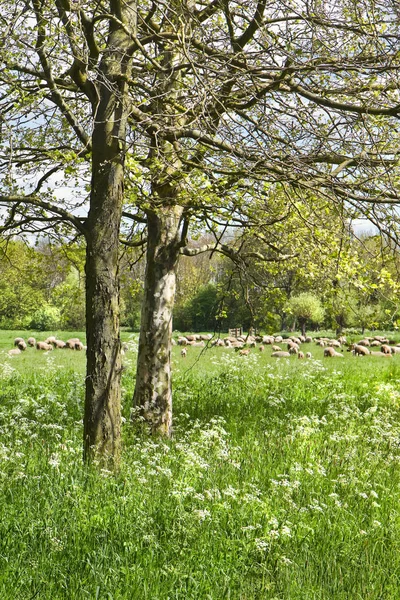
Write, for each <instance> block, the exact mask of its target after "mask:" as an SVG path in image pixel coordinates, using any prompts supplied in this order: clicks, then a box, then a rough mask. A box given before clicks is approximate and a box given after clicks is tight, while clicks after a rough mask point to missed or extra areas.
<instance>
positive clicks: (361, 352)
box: [8, 334, 400, 359]
mask: <svg viewBox="0 0 400 600" xmlns="http://www.w3.org/2000/svg"><path fill="white" fill-rule="evenodd" d="M212 337H213V336H212V335H211V334H208V335H198V334H193V335H187V336H179V337H178V341H177V342H175V340H173V343H174V344H176V343H178V345H180V346H183V348H182V350H181V356H182V357H183V358H184V357H186V355H187V347H188V346H200V347H204V346H205V345H206V343H210V345H211V346H222V347H224V348H234V349H235V350H236V351H238V352H239V354H240V355H241V356H247V355H248V354H250V351H251V349H252V348H257V347H258V350H259V351H260V352H264V350H265V347H266V346H271V349H272V353H271V356H272V357H274V358H289V357H290V356H292V355H296V356H297V358H299V359H303V358H312V354H311V352H310V351H307V352H303V350H301V347H303V348H304V346H302V345H303V344H310V343H311V342H315V343H316V344H317V345H318V346H320V347H322V348H324V356H325V357H326V358H334V357H339V358H343V354H342V353H341V352H339V350H342V348H347V351H348V352H352V354H354V355H355V356H367V355H370V356H385V357H391V356H392V355H393V354H400V344H398V343H396V341H395V340H389V339H388V338H385V337H383V336H379V335H376V336H374V337H372V338H371V337H365V338H363V339H362V340H360V341H358V342H357V343H355V344H350V343H348V342H347V340H346V337H345V336H341V337H339V338H338V339H330V338H326V337H318V338H314V340H313V339H312V338H311V337H305V336H302V335H300V336H291V337H289V338H287V339H284V338H283V337H282V336H281V335H277V336H273V335H264V336H251V335H249V336H241V337H237V338H235V337H226V338H223V339H222V338H218V339H215V340H213V339H212ZM278 344H279V345H278ZM283 344H286V349H285V348H284V347H282V345H283ZM28 346H31V347H33V348H36V349H37V350H43V351H46V352H48V351H50V350H53V349H54V348H59V349H62V348H66V349H69V350H86V346H84V345H83V343H82V342H81V341H80V339H79V338H70V339H69V340H67V341H66V342H64V341H62V340H58V339H57V338H55V337H54V336H51V337H48V338H47V339H46V340H44V341H36V339H35V338H33V337H29V338H28V339H27V340H26V342H25V340H24V339H23V338H21V337H17V338H15V340H14V348H12V349H11V350H9V351H8V355H9V356H16V355H18V354H21V352H24V351H25V350H26V349H27V347H28ZM308 347H309V346H308ZM123 350H124V349H123Z"/></svg>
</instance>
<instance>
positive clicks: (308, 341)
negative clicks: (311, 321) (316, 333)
mask: <svg viewBox="0 0 400 600" xmlns="http://www.w3.org/2000/svg"><path fill="white" fill-rule="evenodd" d="M304 342H305V343H306V344H310V343H311V342H312V337H310V336H309V335H307V336H306V339H305V340H304Z"/></svg>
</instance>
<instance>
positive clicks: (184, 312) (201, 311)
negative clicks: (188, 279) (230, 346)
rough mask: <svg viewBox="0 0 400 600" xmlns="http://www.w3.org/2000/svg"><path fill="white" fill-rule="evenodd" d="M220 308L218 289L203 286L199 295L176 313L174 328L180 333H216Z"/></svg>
mask: <svg viewBox="0 0 400 600" xmlns="http://www.w3.org/2000/svg"><path fill="white" fill-rule="evenodd" d="M218 307H219V298H218V288H217V287H216V286H215V285H213V284H211V283H210V284H208V285H205V286H201V287H200V288H199V289H198V291H197V293H196V294H195V295H194V296H193V297H192V298H190V300H188V302H186V303H185V304H183V305H182V304H181V305H180V306H177V307H176V309H175V311H174V328H175V329H179V330H180V331H214V329H215V327H216V324H217V311H218Z"/></svg>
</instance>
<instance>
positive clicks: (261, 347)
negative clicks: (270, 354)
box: [258, 344, 264, 352]
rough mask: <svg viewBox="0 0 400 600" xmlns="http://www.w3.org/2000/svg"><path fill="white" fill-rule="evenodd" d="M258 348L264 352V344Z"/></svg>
mask: <svg viewBox="0 0 400 600" xmlns="http://www.w3.org/2000/svg"><path fill="white" fill-rule="evenodd" d="M258 349H259V351H260V352H264V346H263V345H262V344H261V345H260V346H258Z"/></svg>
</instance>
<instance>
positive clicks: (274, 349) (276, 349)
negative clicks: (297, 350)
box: [272, 344, 282, 352]
mask: <svg viewBox="0 0 400 600" xmlns="http://www.w3.org/2000/svg"><path fill="white" fill-rule="evenodd" d="M272 350H273V351H274V352H280V351H281V350H282V348H281V347H280V346H276V345H275V344H274V345H273V346H272Z"/></svg>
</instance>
